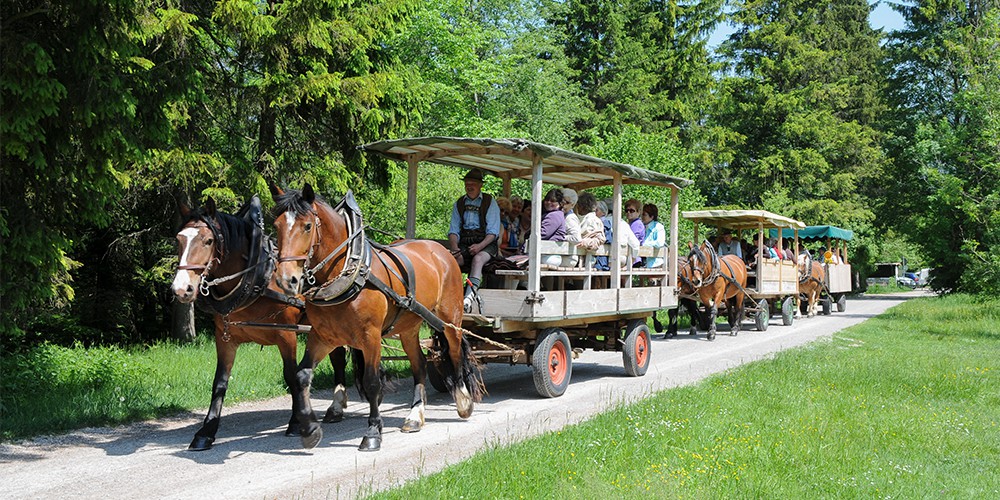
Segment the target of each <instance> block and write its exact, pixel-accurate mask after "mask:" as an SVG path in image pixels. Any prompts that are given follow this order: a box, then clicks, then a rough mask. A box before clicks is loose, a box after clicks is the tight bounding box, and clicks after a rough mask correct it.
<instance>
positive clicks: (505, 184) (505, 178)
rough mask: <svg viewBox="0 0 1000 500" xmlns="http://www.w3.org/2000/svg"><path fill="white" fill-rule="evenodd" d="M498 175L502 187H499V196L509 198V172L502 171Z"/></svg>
mask: <svg viewBox="0 0 1000 500" xmlns="http://www.w3.org/2000/svg"><path fill="white" fill-rule="evenodd" d="M499 175H500V179H501V180H503V188H501V191H500V193H501V195H500V196H503V197H504V198H507V199H510V172H504V173H502V174H499Z"/></svg>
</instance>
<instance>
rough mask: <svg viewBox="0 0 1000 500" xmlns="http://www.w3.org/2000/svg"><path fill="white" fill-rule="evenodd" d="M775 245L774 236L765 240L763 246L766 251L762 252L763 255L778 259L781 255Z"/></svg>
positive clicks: (776, 243) (776, 241)
mask: <svg viewBox="0 0 1000 500" xmlns="http://www.w3.org/2000/svg"><path fill="white" fill-rule="evenodd" d="M777 245H778V240H777V239H775V238H769V239H768V240H767V241H765V242H764V248H765V249H766V251H767V252H766V253H765V254H764V257H765V258H767V259H774V260H779V259H780V258H781V256H780V255H779V254H778V251H779V250H780V249H778V248H776V247H777Z"/></svg>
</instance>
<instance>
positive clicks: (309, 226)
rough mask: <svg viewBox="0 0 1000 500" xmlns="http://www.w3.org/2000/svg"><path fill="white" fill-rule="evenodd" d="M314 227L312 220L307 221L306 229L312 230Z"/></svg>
mask: <svg viewBox="0 0 1000 500" xmlns="http://www.w3.org/2000/svg"><path fill="white" fill-rule="evenodd" d="M312 228H313V225H312V222H306V231H312Z"/></svg>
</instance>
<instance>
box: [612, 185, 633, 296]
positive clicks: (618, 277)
mask: <svg viewBox="0 0 1000 500" xmlns="http://www.w3.org/2000/svg"><path fill="white" fill-rule="evenodd" d="M611 204H612V205H614V206H613V207H611V219H612V222H611V252H610V254H611V255H608V264H609V265H610V266H611V288H621V283H622V263H621V262H619V249H620V248H621V241H622V238H624V237H625V235H622V234H618V233H619V232H620V231H618V228H619V227H621V224H620V223H619V222H618V221H620V220H622V174H619V173H615V177H614V194H613V197H612V199H611ZM627 254H628V252H626V255H627Z"/></svg>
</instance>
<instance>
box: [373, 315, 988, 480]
mask: <svg viewBox="0 0 1000 500" xmlns="http://www.w3.org/2000/svg"><path fill="white" fill-rule="evenodd" d="M998 323H1000V301H997V300H993V301H989V302H983V301H978V300H977V299H974V298H970V297H967V296H950V297H944V298H922V299H915V300H911V301H908V302H906V303H904V304H902V305H900V306H897V307H895V308H893V309H891V310H890V311H888V312H887V313H885V314H883V315H881V316H879V317H877V318H874V319H871V320H868V321H866V322H865V323H862V324H860V325H857V326H855V327H852V328H850V329H848V330H844V331H842V332H840V333H838V334H836V335H835V336H834V337H833V338H832V339H829V340H826V341H820V342H816V343H813V344H811V345H809V346H807V347H803V348H799V349H795V350H791V351H785V352H782V353H779V354H777V355H776V356H775V357H774V358H773V359H771V360H766V361H759V362H755V363H751V364H748V365H745V366H742V367H739V368H737V369H734V370H731V371H729V372H726V373H723V374H720V375H716V376H713V377H711V378H709V379H706V380H705V381H703V382H702V383H700V384H698V385H696V386H691V387H681V388H676V389H672V390H668V391H664V392H661V393H659V394H657V395H655V396H653V397H651V398H648V399H646V400H643V401H641V402H638V403H635V404H631V405H627V406H622V407H620V408H617V409H616V410H613V411H610V412H608V413H605V414H602V415H599V416H597V417H595V418H593V419H591V420H589V421H587V422H584V423H581V424H578V425H575V426H571V427H567V428H565V429H563V430H562V431H560V432H555V433H549V434H545V435H542V436H538V437H536V438H533V439H530V440H528V441H526V442H523V443H519V444H516V445H512V446H509V447H496V448H493V449H488V450H486V451H483V452H480V453H479V454H477V455H476V456H474V457H473V458H472V459H470V460H467V461H465V462H462V463H460V464H457V465H454V466H452V467H449V468H447V469H445V470H444V471H442V472H440V473H437V474H434V475H431V476H428V477H425V478H422V479H419V480H417V481H415V482H413V483H410V484H408V485H406V486H405V487H403V488H400V489H396V490H392V491H388V492H383V493H379V494H377V495H375V496H374V498H387V499H392V498H400V499H406V498H467V497H484V496H486V497H490V498H567V497H571V498H638V497H660V498H925V497H946V498H998V497H1000V467H997V465H996V464H997V463H998V460H1000V326H998Z"/></svg>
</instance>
